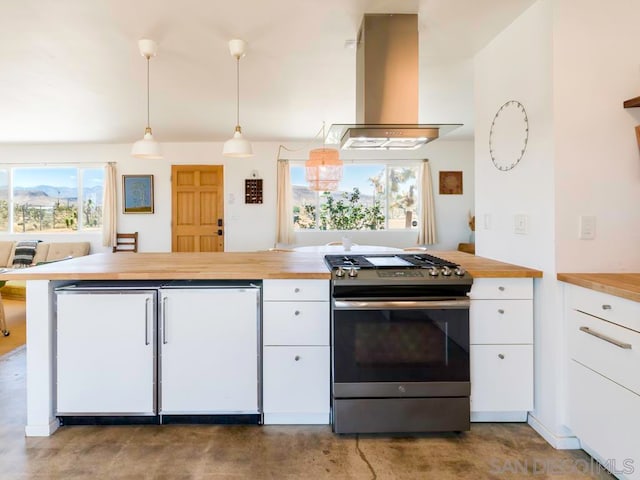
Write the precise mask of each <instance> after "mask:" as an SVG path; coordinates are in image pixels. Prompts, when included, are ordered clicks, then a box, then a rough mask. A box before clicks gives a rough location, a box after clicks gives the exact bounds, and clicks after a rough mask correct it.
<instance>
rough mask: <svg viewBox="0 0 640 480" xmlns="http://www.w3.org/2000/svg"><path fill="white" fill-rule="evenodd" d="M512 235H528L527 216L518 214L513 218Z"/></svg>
mask: <svg viewBox="0 0 640 480" xmlns="http://www.w3.org/2000/svg"><path fill="white" fill-rule="evenodd" d="M513 233H517V234H518V235H527V234H528V233H529V216H528V215H525V214H524V213H518V214H516V215H514V216H513Z"/></svg>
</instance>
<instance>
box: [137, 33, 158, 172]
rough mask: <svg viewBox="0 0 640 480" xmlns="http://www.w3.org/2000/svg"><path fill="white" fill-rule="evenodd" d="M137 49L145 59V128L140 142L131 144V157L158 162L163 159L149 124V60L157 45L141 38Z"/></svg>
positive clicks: (154, 53)
mask: <svg viewBox="0 0 640 480" xmlns="http://www.w3.org/2000/svg"><path fill="white" fill-rule="evenodd" d="M138 48H139V49H140V55H142V56H143V57H145V58H146V59H147V127H146V128H145V129H144V137H143V138H142V140H138V141H137V142H136V143H134V144H133V148H132V149H131V155H132V156H134V157H136V158H145V159H147V160H160V159H162V158H163V157H162V152H161V151H160V144H159V143H158V142H156V141H155V140H154V139H153V134H152V133H151V124H150V122H149V59H150V58H151V57H155V56H156V54H157V53H158V45H157V44H156V42H154V41H153V40H149V39H147V38H143V39H142V40H139V41H138Z"/></svg>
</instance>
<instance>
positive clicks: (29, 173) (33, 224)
mask: <svg viewBox="0 0 640 480" xmlns="http://www.w3.org/2000/svg"><path fill="white" fill-rule="evenodd" d="M103 184H104V170H103V168H101V167H98V168H94V167H91V168H89V167H66V166H64V167H63V166H58V167H9V168H7V169H1V170H0V231H4V232H11V233H35V232H46V233H52V232H73V231H77V230H85V231H86V230H99V229H101V228H102V188H103Z"/></svg>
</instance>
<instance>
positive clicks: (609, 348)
mask: <svg viewBox="0 0 640 480" xmlns="http://www.w3.org/2000/svg"><path fill="white" fill-rule="evenodd" d="M569 315H570V318H571V321H570V322H569V328H570V331H569V355H570V357H571V358H573V359H574V360H577V361H578V362H580V363H582V364H583V365H586V366H587V367H589V368H591V369H592V370H595V371H596V372H598V373H600V374H601V375H604V376H605V377H607V378H610V379H611V380H613V381H614V382H616V383H619V384H620V385H622V386H624V387H626V388H628V389H630V390H632V391H634V392H636V393H638V394H640V376H639V375H638V370H640V333H638V332H635V331H633V330H629V329H628V328H624V327H620V326H618V325H616V324H613V323H611V322H606V321H604V320H600V319H598V318H595V317H592V316H590V315H586V314H584V313H582V312H578V311H575V310H571V311H570V312H569ZM581 329H583V330H586V329H588V330H587V331H583V330H581ZM596 335H604V336H605V337H606V339H602V338H598V337H597V336H596ZM607 339H608V340H609V341H608V340H607ZM611 341H614V342H617V343H619V344H620V345H615V344H613V343H611ZM623 347H624V348H623Z"/></svg>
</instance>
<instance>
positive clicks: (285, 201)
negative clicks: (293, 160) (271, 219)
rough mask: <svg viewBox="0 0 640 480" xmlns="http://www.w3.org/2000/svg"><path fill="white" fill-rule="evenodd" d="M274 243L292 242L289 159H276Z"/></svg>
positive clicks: (287, 243)
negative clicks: (276, 191)
mask: <svg viewBox="0 0 640 480" xmlns="http://www.w3.org/2000/svg"><path fill="white" fill-rule="evenodd" d="M277 209H278V212H277V223H278V226H277V235H276V243H277V244H278V245H279V244H286V245H289V244H291V243H293V217H292V214H293V209H292V207H291V174H290V172H289V160H278V205H277Z"/></svg>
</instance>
